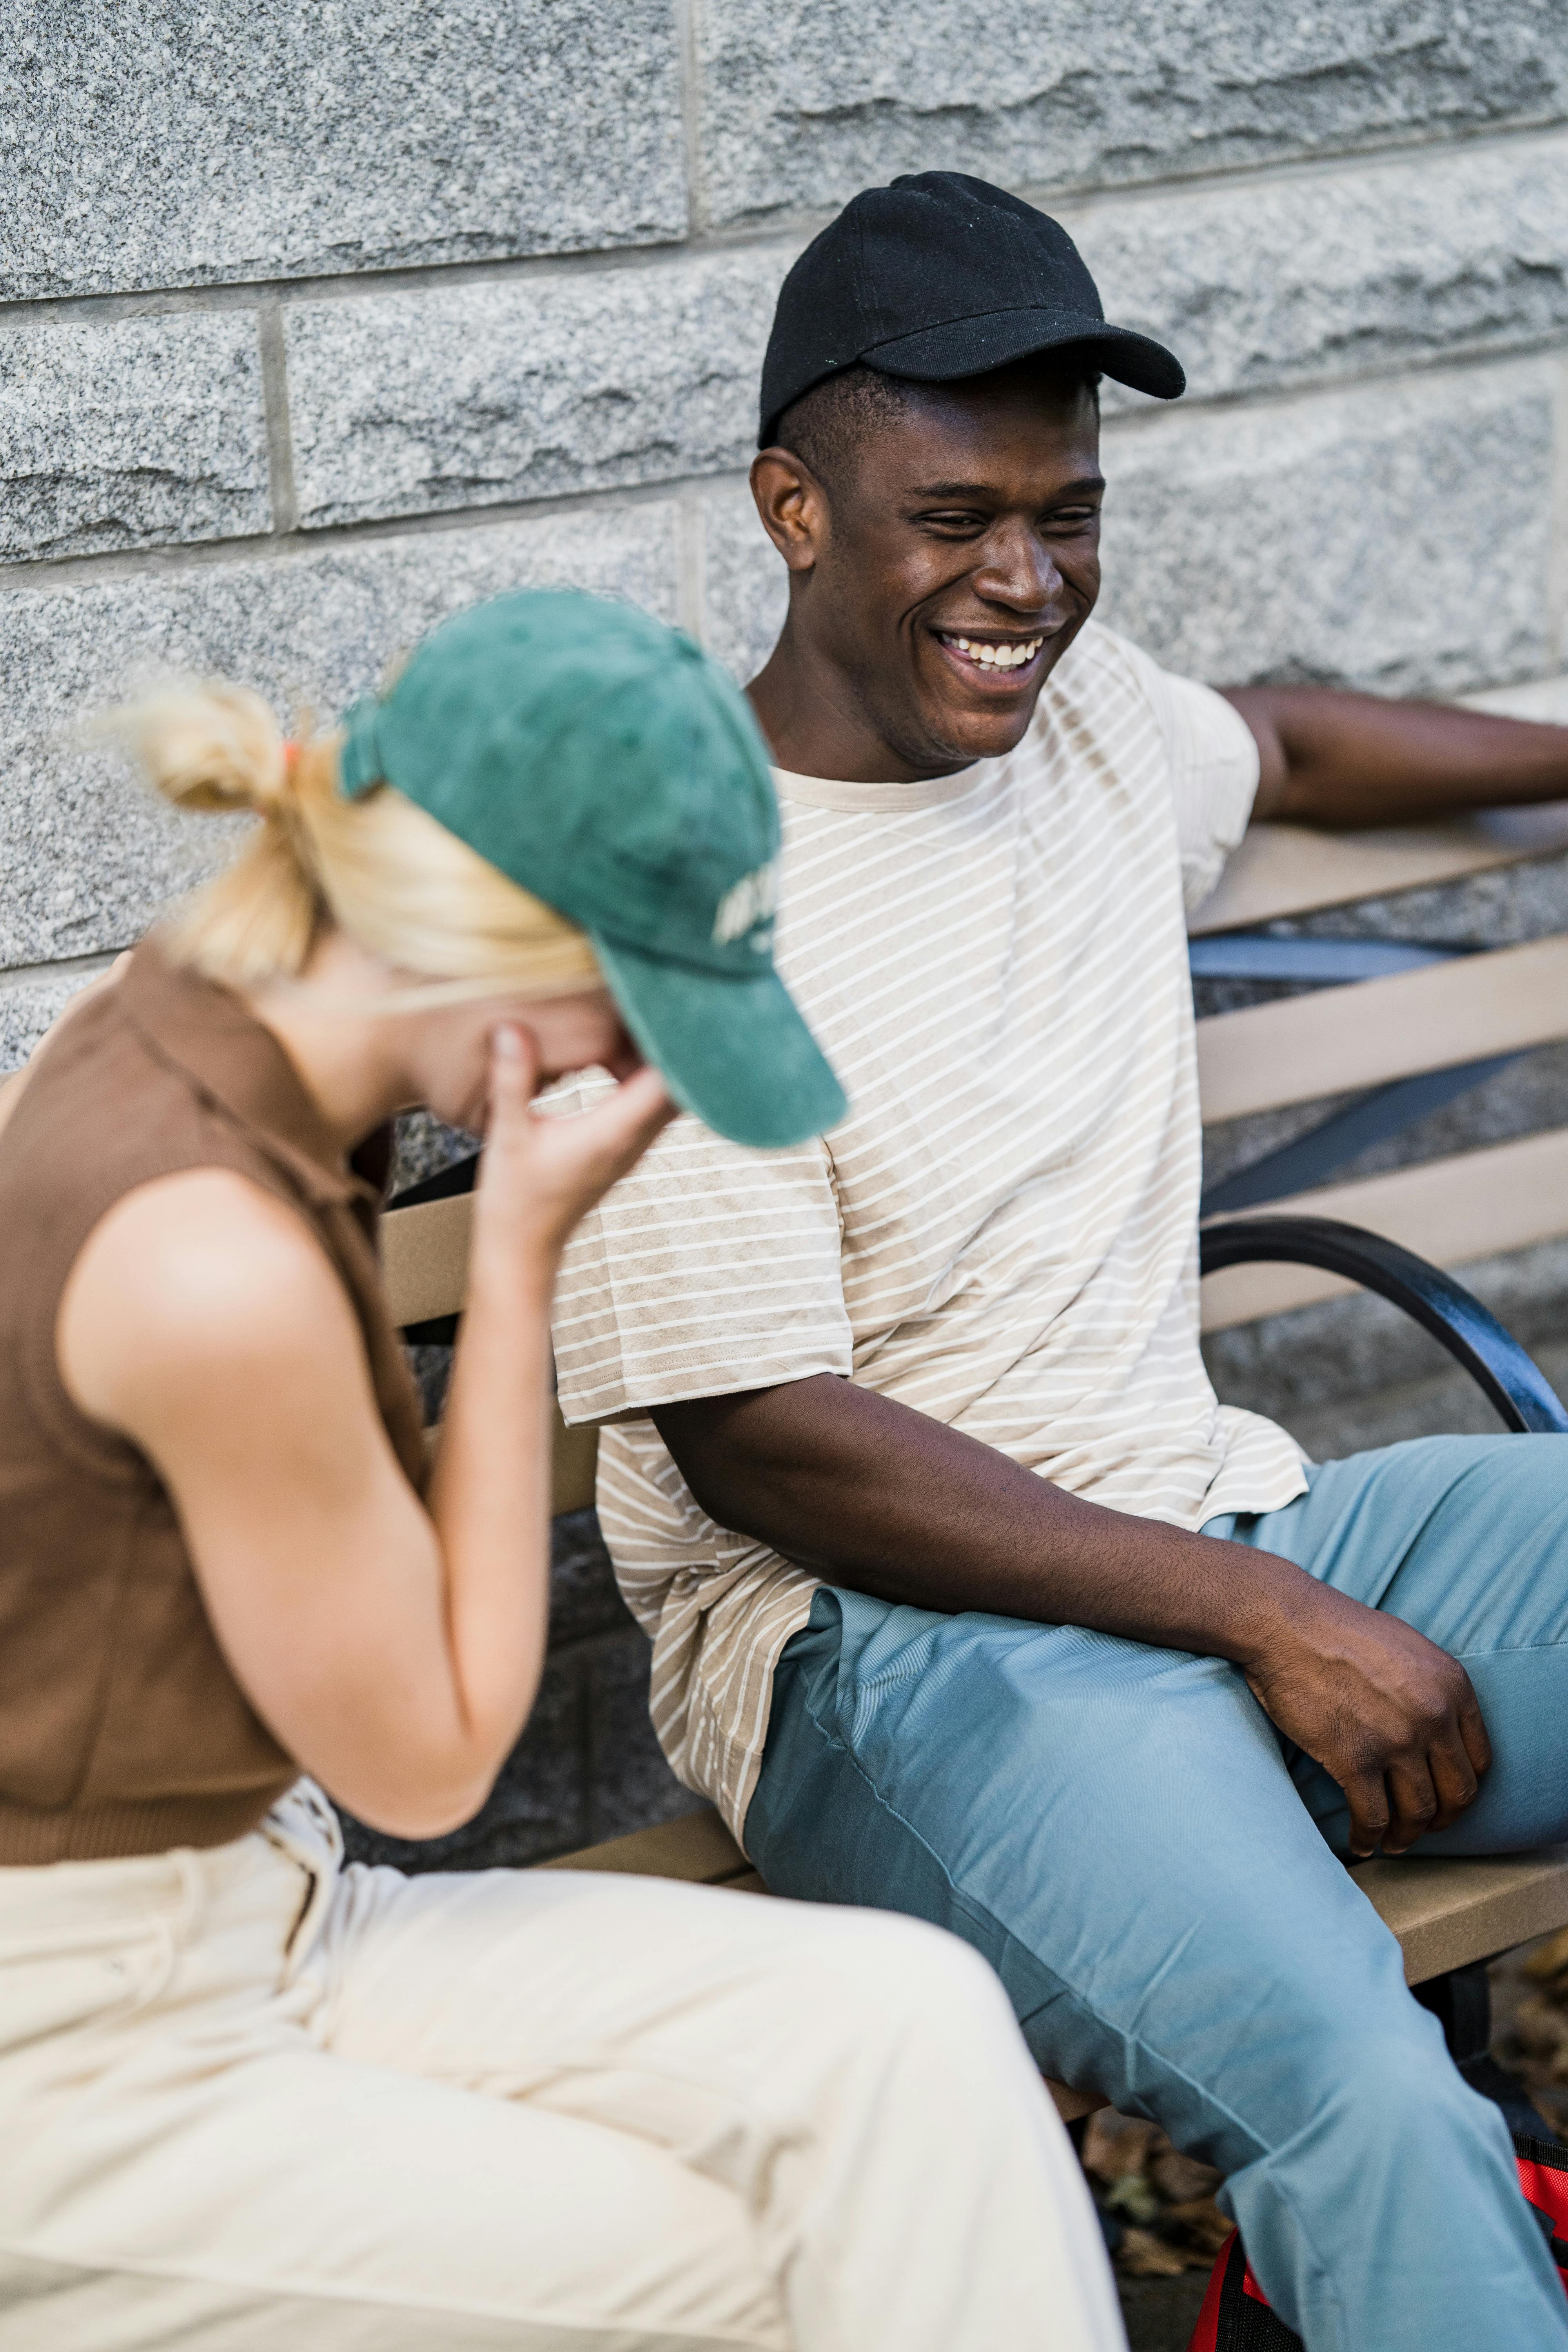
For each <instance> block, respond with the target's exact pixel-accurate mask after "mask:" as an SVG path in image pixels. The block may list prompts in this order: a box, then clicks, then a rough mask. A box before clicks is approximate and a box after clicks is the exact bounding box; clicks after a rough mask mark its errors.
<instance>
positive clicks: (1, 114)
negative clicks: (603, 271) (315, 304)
mask: <svg viewBox="0 0 1568 2352" xmlns="http://www.w3.org/2000/svg"><path fill="white" fill-rule="evenodd" d="M5 66H6V70H5V76H4V79H3V80H0V159H3V161H4V163H5V173H4V177H5V188H6V203H5V208H4V212H3V214H0V295H7V296H13V297H26V296H35V295H43V294H66V293H87V292H94V291H101V290H104V289H130V288H142V287H159V286H189V285H198V284H203V283H209V282H212V281H215V280H219V279H233V278H289V277H298V276H300V275H301V274H304V273H311V272H319V273H334V272H337V271H342V270H358V269H386V268H407V267H410V266H412V265H416V264H423V263H429V262H452V261H474V260H482V259H487V258H490V257H496V256H501V255H512V254H525V253H542V252H563V251H575V250H580V249H584V248H587V247H602V246H620V245H628V244H642V243H646V242H648V241H650V240H652V241H659V240H663V239H667V238H669V237H674V236H680V235H681V234H682V233H683V232H684V229H685V226H686V199H685V166H684V142H683V137H682V131H681V117H680V91H679V43H678V37H677V31H676V26H675V21H674V11H673V8H672V6H671V5H670V0H620V5H618V6H616V7H615V8H604V7H601V6H599V5H596V0H511V5H503V0H462V5H458V6H451V7H445V8H440V9H435V10H432V9H430V8H427V7H425V6H423V5H420V0H359V5H356V6H354V7H353V8H350V7H349V6H348V5H345V0H316V5H314V6H312V7H310V8H300V7H292V6H288V5H284V4H283V0H258V5H254V6H251V7H248V8H243V9H242V8H232V7H219V6H216V5H212V0H121V5H117V6H115V7H114V8H112V9H108V8H103V9H97V10H94V9H82V8H67V7H62V6H60V5H58V0H10V5H8V6H7V8H6V11H5Z"/></svg>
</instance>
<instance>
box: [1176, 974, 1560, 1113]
mask: <svg viewBox="0 0 1568 2352" xmlns="http://www.w3.org/2000/svg"><path fill="white" fill-rule="evenodd" d="M1197 1037H1198V1087H1199V1092H1200V1094H1201V1096H1202V1099H1203V1110H1204V1118H1205V1122H1206V1123H1208V1124H1210V1125H1212V1124H1213V1123H1215V1121H1216V1120H1219V1119H1226V1118H1243V1117H1245V1116H1247V1114H1249V1113H1251V1112H1254V1111H1262V1110H1279V1109H1280V1108H1283V1107H1284V1106H1285V1105H1286V1104H1288V1103H1302V1102H1312V1101H1315V1100H1316V1099H1317V1098H1318V1097H1320V1096H1322V1095H1333V1094H1349V1093H1351V1092H1352V1091H1354V1090H1356V1089H1358V1088H1360V1087H1375V1086H1382V1085H1384V1083H1385V1082H1386V1081H1387V1080H1388V1079H1390V1078H1404V1077H1410V1076H1414V1075H1415V1073H1416V1072H1417V1071H1422V1070H1436V1069H1446V1068H1447V1067H1449V1066H1451V1065H1452V1064H1454V1063H1456V1062H1476V1061H1479V1060H1480V1059H1481V1058H1482V1056H1483V1055H1489V1054H1506V1053H1516V1052H1522V1051H1523V1050H1525V1049H1526V1048H1527V1047H1529V1046H1531V1045H1549V1044H1551V1043H1552V1042H1553V1041H1554V1040H1556V1039H1559V1038H1563V1037H1568V938H1560V939H1550V940H1535V941H1534V942H1533V944H1532V945H1531V946H1529V947H1520V948H1501V949H1500V950H1497V952H1496V953H1494V954H1491V955H1475V956H1459V957H1457V958H1456V959H1455V961H1453V962H1452V963H1439V964H1430V965H1428V966H1427V967H1426V970H1424V971H1405V972H1399V973H1396V974H1395V975H1394V976H1393V977H1391V978H1389V979H1386V980H1367V981H1362V982H1357V983H1356V984H1354V985H1353V986H1351V987H1347V988H1321V989H1316V990H1314V991H1313V992H1312V993H1311V994H1310V995H1308V996H1293V997H1289V998H1288V999H1287V1000H1286V1001H1285V1002H1284V1003H1279V1004H1255V1005H1250V1006H1248V1007H1247V1010H1246V1011H1245V1012H1242V1013H1217V1014H1215V1016H1214V1017H1213V1018H1212V1019H1210V1020H1207V1021H1200V1022H1199V1023H1198V1024H1197Z"/></svg>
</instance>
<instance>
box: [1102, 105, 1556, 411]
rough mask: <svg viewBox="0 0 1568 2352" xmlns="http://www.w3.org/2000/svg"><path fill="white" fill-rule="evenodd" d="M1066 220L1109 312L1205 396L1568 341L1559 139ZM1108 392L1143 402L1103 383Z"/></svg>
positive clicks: (1174, 197)
mask: <svg viewBox="0 0 1568 2352" xmlns="http://www.w3.org/2000/svg"><path fill="white" fill-rule="evenodd" d="M1304 206H1308V207H1310V222H1311V230H1310V236H1303V234H1302V219H1303V207H1304ZM1065 217H1066V218H1067V221H1068V226H1070V227H1071V229H1072V232H1073V235H1074V236H1075V238H1076V239H1077V241H1078V243H1079V247H1080V249H1081V251H1082V253H1083V256H1084V258H1085V259H1086V260H1087V261H1088V263H1089V267H1090V268H1091V269H1092V270H1093V271H1094V274H1095V278H1096V280H1097V282H1098V284H1099V286H1100V293H1101V295H1102V296H1103V298H1104V301H1105V308H1106V315H1107V316H1108V317H1109V318H1112V319H1116V320H1120V321H1121V323H1122V324H1124V325H1126V326H1130V327H1137V328H1140V329H1142V331H1143V332H1144V333H1146V334H1152V335H1153V336H1155V337H1156V338H1157V339H1158V340H1159V341H1163V342H1166V343H1168V344H1169V345H1170V346H1171V348H1172V349H1173V351H1175V352H1177V354H1178V355H1179V357H1180V359H1181V361H1182V363H1183V365H1184V368H1185V369H1186V371H1187V381H1188V386H1189V392H1190V393H1191V394H1195V395H1197V396H1199V397H1205V396H1212V395H1215V394H1224V395H1230V394H1237V393H1246V392H1250V391H1254V390H1260V389H1263V388H1265V387H1268V386H1273V385H1279V384H1288V383H1299V382H1304V381H1307V380H1309V379H1310V378H1313V377H1323V376H1330V375H1332V374H1335V373H1345V372H1347V371H1349V370H1352V369H1361V368H1368V367H1379V368H1387V367H1391V366H1400V365H1404V364H1406V363H1408V362H1412V361H1423V360H1430V359H1433V358H1440V357H1442V356H1444V355H1445V354H1448V353H1452V352H1461V351H1505V350H1508V349H1509V348H1510V347H1516V346H1519V345H1521V344H1529V343H1533V342H1538V341H1543V340H1547V339H1551V338H1553V337H1560V336H1562V335H1563V333H1564V332H1565V331H1568V234H1565V232H1564V227H1563V223H1564V221H1568V138H1564V137H1563V134H1561V133H1555V134H1552V135H1549V136H1545V137H1539V138H1525V139H1517V140H1510V141H1508V142H1504V143H1503V144H1501V145H1500V146H1498V147H1495V148H1491V147H1486V148H1479V149H1474V150H1469V149H1466V148H1464V147H1459V148H1457V149H1450V148H1444V149H1440V150H1433V149H1430V148H1427V149H1423V150H1419V151H1417V152H1416V153H1415V154H1414V155H1410V156H1406V157H1403V158H1400V159H1398V160H1397V161H1388V162H1380V163H1376V164H1363V165H1361V166H1359V167H1356V168H1347V169H1345V170H1342V171H1338V172H1331V173H1319V174H1315V175H1314V176H1313V178H1312V179H1311V181H1310V184H1305V183H1303V182H1301V181H1300V180H1297V179H1284V180H1273V181H1268V180H1266V181H1263V182H1261V183H1253V184H1242V185H1237V184H1223V185H1221V186H1218V187H1215V188H1206V189H1204V190H1202V191H1196V190H1194V191H1192V192H1190V193H1178V192H1170V193H1167V194H1164V195H1163V197H1162V198H1161V200H1160V201H1159V202H1158V203H1151V202H1150V201H1149V200H1148V199H1147V198H1141V197H1127V198H1122V199H1120V200H1114V199H1113V200H1110V201H1106V202H1100V203H1098V204H1095V205H1092V206H1090V207H1089V208H1088V209H1086V210H1084V211H1083V212H1082V213H1081V214H1078V213H1071V212H1069V213H1068V214H1067V215H1065ZM1104 397H1105V405H1106V408H1107V411H1108V413H1109V412H1110V411H1111V410H1113V409H1116V408H1121V407H1127V406H1131V405H1133V404H1137V405H1139V406H1142V405H1144V402H1143V400H1142V395H1140V394H1136V393H1127V392H1123V391H1121V388H1120V387H1119V386H1117V385H1113V384H1110V383H1107V385H1106V387H1105V395H1104Z"/></svg>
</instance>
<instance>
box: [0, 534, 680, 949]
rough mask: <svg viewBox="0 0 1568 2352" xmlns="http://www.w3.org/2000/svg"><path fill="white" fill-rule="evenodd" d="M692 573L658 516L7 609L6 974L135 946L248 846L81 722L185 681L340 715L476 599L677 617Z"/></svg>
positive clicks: (31, 596)
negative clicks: (193, 816) (610, 600)
mask: <svg viewBox="0 0 1568 2352" xmlns="http://www.w3.org/2000/svg"><path fill="white" fill-rule="evenodd" d="M675 572H676V562H675V538H674V513H673V509H671V508H670V507H668V506H667V505H662V504H661V505H646V506H638V507H636V508H616V509H597V510H595V511H588V512H584V513H576V514H563V515H556V516H551V517H548V518H545V519H542V520H534V521H530V522H514V523H507V524H501V525H496V526H493V527H490V528H469V529H467V530H446V531H428V532H418V533H413V534H403V535H400V536H398V537H394V538H388V539H381V540H374V541H356V542H346V543H342V544H339V545H335V546H332V547H331V548H321V549H317V550H312V551H310V552H309V553H307V554H305V555H302V556H288V557H281V558H266V559H255V560H249V561H245V562H233V563H222V564H204V565H198V566H195V567H194V568H190V569H185V570H182V571H179V572H169V573H163V572H143V573H141V574H140V575H139V576H137V577H135V578H133V579H129V580H113V581H89V582H83V583H78V584H73V585H70V586H66V587H58V588H53V589H49V590H47V591H40V590H37V589H32V588H21V589H13V590H10V591H6V592H4V593H0V667H3V669H4V671H5V675H6V677H7V678H8V680H9V682H10V683H9V699H10V705H11V708H10V711H9V713H8V716H7V727H6V738H5V748H6V753H7V772H6V774H5V780H4V786H3V789H0V869H3V870H4V871H5V875H6V877H7V887H6V889H5V895H4V898H3V900H0V965H5V964H12V965H15V964H32V963H42V962H46V961H52V960H55V959H58V958H60V957H65V956H76V955H83V954H88V953H91V952H93V951H94V950H100V949H103V948H110V947H121V946H123V945H124V944H125V943H126V942H127V941H128V940H131V939H132V938H134V937H135V936H136V935H137V933H138V932H139V931H141V930H142V929H143V928H144V927H145V925H146V924H147V922H148V921H149V920H150V919H152V917H153V915H154V913H155V912H156V911H157V909H158V908H159V907H160V906H161V905H163V903H164V902H165V901H166V900H167V899H168V898H171V897H172V896H173V895H174V894H175V893H177V892H178V891H180V890H182V889H184V888H186V887H190V886H191V885H192V884H193V883H194V882H195V881H197V880H198V879H200V878H201V877H202V876H203V875H204V874H205V873H206V872H208V871H210V870H211V868H212V866H213V864H214V862H215V860H216V859H219V858H221V856H224V855H225V854H226V852H227V850H228V847H229V845H230V844H231V842H232V839H233V833H234V826H235V824H236V822H237V821H236V820H233V819H212V820H210V821H207V822H205V823H202V824H196V823H193V822H191V821H190V820H188V819H186V818H184V817H182V816H179V815H177V814H175V813H174V811H172V810H169V809H166V808H164V807H163V806H162V805H161V804H159V803H155V802H154V801H153V799H152V797H151V796H150V795H148V794H144V793H142V792H141V791H140V790H139V789H138V788H137V787H136V786H135V784H134V783H133V782H131V780H130V779H129V778H128V776H127V773H126V771H125V769H124V767H123V765H122V763H121V761H119V760H118V758H117V757H116V756H115V755H114V754H112V753H111V752H110V751H108V750H107V749H104V748H102V747H99V748H96V749H95V748H91V747H88V746H84V745H83V744H82V743H81V741H80V740H79V722H80V721H81V719H83V718H84V716H86V715H88V714H90V713H92V712H93V711H95V710H101V709H104V708H105V707H106V706H109V705H110V704H112V703H113V702H115V701H116V700H118V699H120V698H122V697H124V696H125V695H126V694H128V693H131V692H133V691H134V690H136V688H138V687H139V686H140V685H144V684H145V683H146V682H147V681H148V680H149V679H150V678H152V677H156V676H158V675H160V674H163V675H167V674H168V673H169V672H171V671H174V672H179V671H184V672H186V673H195V674H196V675H204V674H205V675H213V674H216V675H218V676H222V677H232V678H235V679H237V680H239V681H241V682H243V683H245V684H247V685H250V686H254V687H256V688H258V689H259V690H260V691H261V692H262V693H264V694H266V695H268V696H269V697H270V698H271V699H272V700H273V702H274V705H275V707H276V708H277V709H278V710H279V713H280V714H283V715H285V716H291V715H293V714H295V713H297V712H298V711H300V709H307V710H308V709H315V710H318V711H322V712H332V711H335V710H336V709H340V708H341V707H342V705H343V704H344V703H345V702H347V701H348V700H349V699H350V698H352V697H353V696H354V695H355V694H358V693H361V692H363V690H364V689H365V688H367V687H369V686H372V685H374V682H375V680H376V679H377V677H380V676H381V674H382V673H383V671H384V668H385V666H386V664H387V662H388V660H389V659H390V658H391V657H392V656H394V655H395V654H396V653H397V652H399V651H401V650H403V649H404V648H405V647H406V646H410V645H412V644H413V643H414V642H415V641H416V639H417V638H418V637H419V636H421V635H423V634H424V633H425V632H426V630H427V629H429V628H430V627H432V626H433V625H434V624H435V623H436V622H437V620H439V619H440V618H441V617H442V616H443V614H447V613H448V612H451V611H452V610H454V609H455V608H456V607H458V606H459V605H462V604H468V603H470V602H471V601H473V600H474V599H475V598H478V597H480V596H486V595H491V594H494V593H497V592H499V591H500V590H502V589H506V588H510V587H517V586H521V585H526V584H531V583H558V582H570V583H574V584H575V585H578V586H581V587H585V588H591V589H595V590H599V591H602V592H605V593H612V594H619V595H624V596H627V597H629V598H631V599H632V600H633V601H634V602H635V603H637V604H643V605H646V606H647V608H648V609H649V610H650V611H652V612H654V613H657V614H658V615H659V616H660V617H661V618H663V619H667V620H670V619H673V618H674V579H675Z"/></svg>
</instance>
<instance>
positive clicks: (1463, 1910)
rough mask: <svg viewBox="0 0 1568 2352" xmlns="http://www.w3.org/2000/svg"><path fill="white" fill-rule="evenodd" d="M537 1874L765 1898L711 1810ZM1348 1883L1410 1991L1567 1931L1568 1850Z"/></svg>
mask: <svg viewBox="0 0 1568 2352" xmlns="http://www.w3.org/2000/svg"><path fill="white" fill-rule="evenodd" d="M539 1867H540V1868H541V1869H542V1870H616V1871H626V1872H630V1873H632V1874H636V1875H639V1876H643V1877H649V1878H679V1879H685V1880H687V1881H688V1882H690V1883H694V1884H697V1885H704V1886H723V1887H725V1888H727V1889H729V1890H730V1891H731V1892H734V1893H737V1894H749V1895H766V1893H767V1891H768V1890H767V1888H766V1887H765V1886H764V1885H763V1881H762V1879H761V1877H760V1876H759V1875H758V1874H757V1873H756V1872H755V1871H754V1870H753V1869H752V1867H751V1865H750V1864H749V1863H748V1862H747V1860H746V1857H745V1855H744V1854H743V1853H742V1852H741V1849H740V1847H739V1846H738V1845H737V1844H736V1843H735V1841H734V1839H733V1838H732V1837H731V1835H730V1832H729V1831H728V1830H727V1829H726V1828H725V1827H724V1824H723V1822H721V1820H720V1818H719V1816H718V1814H717V1813H715V1812H700V1813H688V1814H686V1815H685V1816H684V1817H683V1818H682V1819H681V1820H680V1821H678V1822H664V1823H662V1824H661V1825H660V1827H658V1829H651V1830H637V1831H635V1832H633V1834H632V1835H631V1836H630V1837H623V1838H615V1839H612V1840H611V1841H610V1843H608V1844H605V1845H598V1846H589V1847H587V1848H586V1849H585V1850H584V1852H582V1853H568V1854H563V1855H562V1856H561V1857H560V1859H559V1860H558V1861H555V1862H546V1863H542V1864H540V1865H539ZM1351 1876H1352V1879H1353V1880H1354V1881H1355V1884H1356V1885H1357V1886H1358V1887H1359V1888H1360V1889H1361V1892H1362V1893H1363V1895H1365V1896H1366V1898H1367V1900H1368V1902H1369V1903H1370V1904H1371V1905H1372V1906H1373V1910H1374V1911H1375V1912H1376V1913H1377V1915H1378V1916H1379V1918H1380V1919H1381V1920H1382V1921H1383V1923H1384V1927H1387V1928H1389V1929H1390V1930H1391V1931H1392V1933H1393V1934H1394V1936H1395V1937H1397V1938H1398V1940H1399V1944H1400V1948H1401V1950H1402V1952H1403V1954H1404V1958H1405V1982H1406V1983H1407V1984H1413V1985H1415V1984H1425V1983H1426V1980H1427V1979H1428V1978H1429V1977H1436V1976H1441V1975H1442V1974H1443V1973H1444V1971H1445V1970H1446V1969H1459V1968H1466V1967H1468V1965H1469V1963H1470V1962H1471V1961H1472V1960H1484V1959H1489V1958H1491V1957H1492V1955H1493V1954H1494V1953H1497V1952H1505V1951H1508V1950H1510V1949H1511V1948H1512V1947H1513V1946H1514V1945H1515V1944H1522V1943H1526V1942H1528V1941H1529V1940H1530V1938H1531V1937H1532V1936H1545V1935H1550V1934H1551V1933H1552V1931H1553V1930H1554V1929H1556V1928H1559V1927H1568V1846H1553V1847H1549V1848H1547V1849H1545V1850H1544V1851H1542V1853H1517V1854H1498V1855H1479V1856H1477V1857H1475V1858H1473V1859H1470V1858H1467V1859H1465V1860H1462V1861H1441V1862H1438V1861H1424V1860H1422V1859H1421V1858H1420V1857H1419V1856H1416V1855H1411V1856H1407V1857H1406V1858H1405V1859H1404V1860H1403V1861H1399V1862H1390V1861H1386V1860H1384V1858H1383V1857H1381V1856H1379V1857H1378V1858H1377V1859H1376V1860H1374V1861H1373V1862H1363V1863H1359V1864H1357V1865H1356V1866H1355V1868H1354V1869H1353V1870H1352V1872H1351ZM1046 2088H1047V2091H1049V2093H1050V2095H1051V2097H1052V2098H1053V2099H1054V2101H1055V2102H1056V2105H1057V2109H1058V2113H1059V2114H1060V2116H1061V2117H1062V2119H1063V2121H1064V2122H1065V2123H1074V2122H1076V2121H1077V2120H1078V2118H1079V2116H1087V2115H1092V2114H1093V2112H1094V2110H1095V2109H1096V2108H1097V2107H1103V2106H1105V2105H1107V2104H1108V2102H1107V2101H1106V2099H1105V2098H1104V2097H1103V2096H1102V2095H1100V2093H1099V2092H1097V2091H1084V2090H1075V2089H1073V2088H1072V2087H1071V2086H1070V2085H1069V2084H1066V2083H1057V2082H1052V2081H1051V2080H1050V2079H1049V2078H1048V2077H1047V2081H1046Z"/></svg>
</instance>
